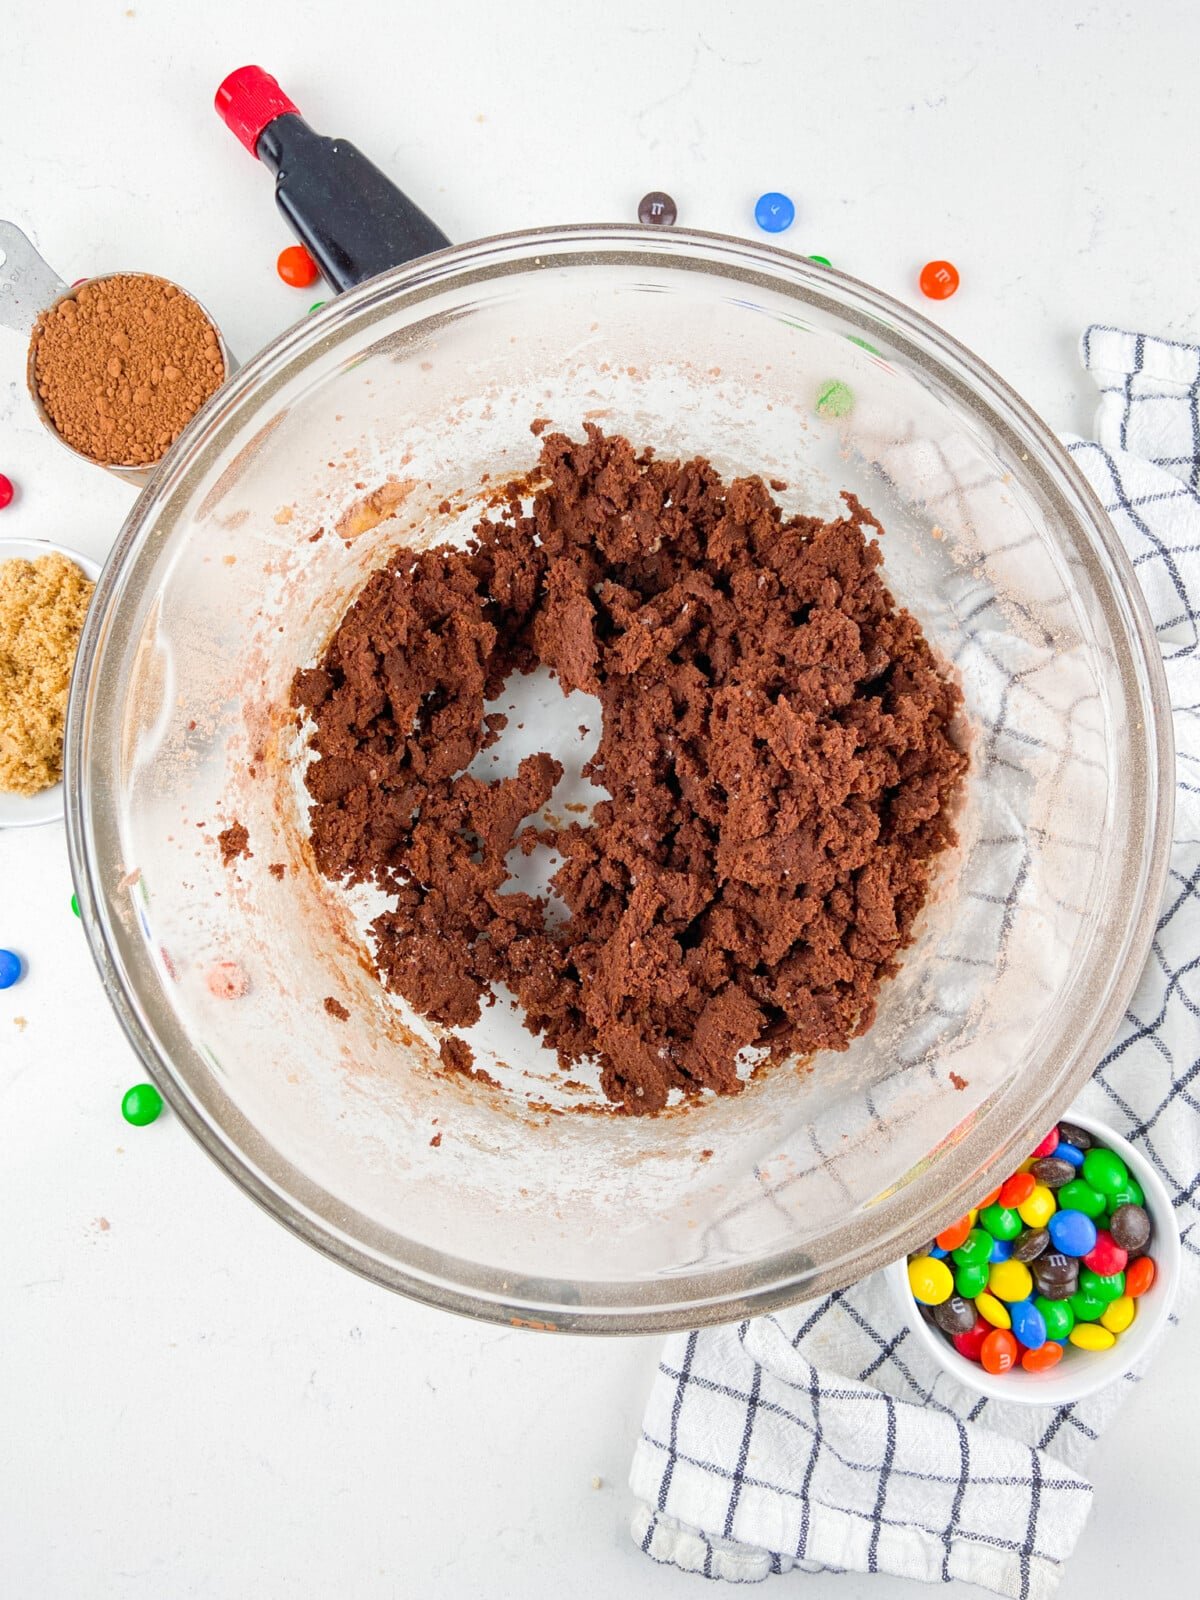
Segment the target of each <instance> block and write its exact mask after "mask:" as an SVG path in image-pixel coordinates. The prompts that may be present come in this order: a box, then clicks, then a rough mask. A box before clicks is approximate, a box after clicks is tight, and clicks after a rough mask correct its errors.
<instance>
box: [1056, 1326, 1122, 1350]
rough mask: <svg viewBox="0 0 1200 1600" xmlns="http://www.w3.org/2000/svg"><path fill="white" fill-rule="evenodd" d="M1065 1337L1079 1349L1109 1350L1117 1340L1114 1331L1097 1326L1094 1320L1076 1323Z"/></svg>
mask: <svg viewBox="0 0 1200 1600" xmlns="http://www.w3.org/2000/svg"><path fill="white" fill-rule="evenodd" d="M1067 1337H1068V1338H1069V1339H1070V1341H1071V1343H1072V1344H1073V1345H1075V1346H1076V1348H1077V1349H1080V1350H1111V1349H1112V1347H1113V1345H1115V1344H1116V1342H1117V1336H1116V1334H1115V1333H1110V1332H1109V1331H1108V1329H1107V1328H1098V1327H1097V1326H1096V1324H1095V1323H1094V1322H1092V1323H1088V1322H1084V1323H1080V1324H1077V1325H1076V1326H1075V1327H1074V1328H1072V1329H1071V1331H1070V1333H1069V1334H1068V1335H1067Z"/></svg>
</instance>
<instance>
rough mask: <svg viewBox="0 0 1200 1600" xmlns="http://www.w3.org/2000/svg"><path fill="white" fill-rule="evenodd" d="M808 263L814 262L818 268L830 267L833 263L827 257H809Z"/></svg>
mask: <svg viewBox="0 0 1200 1600" xmlns="http://www.w3.org/2000/svg"><path fill="white" fill-rule="evenodd" d="M808 259H809V260H810V261H815V262H816V263H817V265H818V266H819V267H831V266H832V265H833V262H832V261H830V259H829V257H828V256H809V258H808Z"/></svg>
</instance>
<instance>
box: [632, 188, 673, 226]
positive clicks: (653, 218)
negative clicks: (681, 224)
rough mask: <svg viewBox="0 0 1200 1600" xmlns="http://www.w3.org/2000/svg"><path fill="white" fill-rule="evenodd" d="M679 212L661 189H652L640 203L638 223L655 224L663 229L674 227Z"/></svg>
mask: <svg viewBox="0 0 1200 1600" xmlns="http://www.w3.org/2000/svg"><path fill="white" fill-rule="evenodd" d="M678 215H679V210H678V208H677V207H676V205H675V202H674V200H672V199H671V196H670V195H669V194H664V193H663V191H662V190H661V189H651V191H650V193H649V194H644V195H643V196H642V198H641V199H640V200H639V201H638V221H639V222H654V223H657V224H658V225H659V227H662V228H670V227H673V226H674V223H675V219H676V217H678Z"/></svg>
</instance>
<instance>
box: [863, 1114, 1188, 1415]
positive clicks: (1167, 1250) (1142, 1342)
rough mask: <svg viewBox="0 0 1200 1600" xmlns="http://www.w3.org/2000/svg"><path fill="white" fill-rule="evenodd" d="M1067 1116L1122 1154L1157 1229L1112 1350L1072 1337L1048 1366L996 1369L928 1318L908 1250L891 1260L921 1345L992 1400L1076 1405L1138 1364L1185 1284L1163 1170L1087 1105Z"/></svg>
mask: <svg viewBox="0 0 1200 1600" xmlns="http://www.w3.org/2000/svg"><path fill="white" fill-rule="evenodd" d="M1062 1120H1063V1121H1065V1122H1073V1123H1075V1125H1076V1126H1077V1127H1080V1128H1084V1129H1086V1130H1087V1132H1088V1133H1090V1134H1091V1135H1092V1138H1093V1139H1094V1140H1095V1141H1096V1142H1097V1143H1098V1144H1103V1145H1106V1146H1107V1147H1108V1148H1109V1149H1110V1150H1113V1151H1115V1152H1116V1154H1117V1155H1119V1156H1120V1157H1121V1160H1122V1161H1124V1163H1125V1165H1126V1166H1127V1167H1128V1168H1129V1170H1130V1172H1131V1173H1132V1174H1133V1176H1134V1177H1135V1178H1136V1179H1137V1181H1138V1183H1139V1184H1140V1185H1141V1187H1142V1189H1143V1191H1144V1192H1145V1196H1146V1210H1147V1211H1148V1212H1149V1213H1150V1222H1151V1225H1152V1226H1153V1229H1154V1232H1153V1233H1152V1235H1151V1239H1150V1249H1149V1251H1148V1254H1149V1255H1151V1256H1153V1257H1154V1264H1155V1267H1156V1269H1157V1270H1156V1272H1155V1277H1154V1282H1153V1283H1152V1284H1151V1286H1150V1288H1149V1289H1147V1291H1146V1293H1145V1294H1143V1295H1141V1296H1140V1297H1139V1299H1138V1302H1137V1316H1136V1317H1135V1318H1134V1320H1133V1323H1132V1325H1131V1326H1130V1327H1129V1328H1127V1329H1126V1331H1125V1332H1124V1333H1123V1334H1121V1335H1120V1336H1119V1337H1118V1339H1117V1342H1116V1344H1115V1345H1113V1347H1112V1349H1111V1350H1079V1349H1077V1348H1076V1347H1075V1346H1074V1345H1071V1344H1068V1345H1067V1347H1066V1349H1065V1350H1064V1352H1063V1359H1062V1360H1061V1361H1060V1362H1059V1363H1058V1364H1057V1366H1054V1367H1051V1369H1050V1370H1049V1371H1048V1372H1026V1371H1025V1369H1024V1368H1023V1367H1015V1368H1014V1369H1013V1371H1011V1372H1006V1373H1004V1374H1003V1375H1001V1376H999V1377H993V1376H992V1374H991V1373H990V1372H985V1371H984V1370H983V1368H982V1367H981V1366H980V1365H979V1364H978V1362H975V1361H968V1360H967V1358H966V1357H965V1356H961V1355H959V1353H958V1351H957V1350H956V1349H955V1348H954V1346H953V1345H952V1344H951V1343H950V1340H949V1339H948V1338H947V1337H946V1335H945V1334H944V1333H942V1332H941V1331H940V1329H938V1328H936V1327H934V1326H932V1325H931V1324H930V1323H928V1322H926V1320H925V1318H924V1317H923V1316H922V1315H921V1312H920V1310H919V1308H918V1306H917V1303H916V1301H915V1300H914V1299H913V1293H912V1290H911V1289H910V1288H909V1286H908V1270H907V1269H908V1261H907V1258H905V1259H904V1260H902V1261H897V1262H894V1263H893V1265H892V1266H890V1267H888V1268H887V1276H888V1278H889V1280H890V1281H891V1284H892V1288H893V1290H894V1292H895V1295H896V1298H897V1299H898V1301H899V1302H900V1305H901V1308H902V1309H903V1312H904V1315H905V1316H906V1317H907V1318H908V1322H909V1326H910V1327H911V1328H912V1331H913V1333H914V1335H915V1336H916V1339H917V1341H918V1343H919V1344H920V1345H921V1346H922V1348H923V1349H925V1350H926V1351H927V1352H928V1353H929V1354H930V1355H931V1356H932V1357H933V1359H934V1360H935V1361H936V1362H937V1363H938V1364H939V1366H941V1367H943V1368H944V1369H945V1370H946V1371H947V1372H948V1373H950V1375H951V1376H952V1377H954V1378H957V1379H958V1381H959V1382H960V1383H961V1384H963V1385H965V1386H966V1387H967V1388H968V1389H975V1390H977V1391H978V1392H979V1393H980V1394H986V1395H988V1396H989V1397H990V1398H991V1399H993V1400H1011V1401H1014V1402H1015V1403H1016V1404H1018V1405H1030V1406H1065V1405H1073V1404H1074V1403H1075V1402H1076V1401H1077V1400H1082V1399H1083V1398H1084V1396H1085V1395H1089V1394H1095V1393H1096V1391H1097V1390H1098V1389H1103V1388H1104V1387H1105V1385H1106V1384H1109V1383H1111V1382H1112V1381H1113V1380H1114V1379H1116V1378H1119V1377H1121V1376H1122V1374H1123V1373H1126V1372H1128V1371H1129V1369H1130V1368H1131V1367H1136V1366H1137V1365H1138V1363H1139V1362H1140V1361H1141V1359H1142V1357H1143V1356H1144V1355H1145V1354H1146V1352H1147V1350H1148V1349H1149V1348H1150V1346H1151V1345H1152V1344H1153V1343H1154V1341H1155V1339H1156V1338H1157V1337H1158V1335H1159V1334H1160V1333H1161V1332H1162V1329H1163V1328H1164V1327H1165V1325H1166V1321H1167V1318H1168V1316H1169V1315H1170V1312H1171V1307H1172V1306H1173V1305H1174V1303H1175V1295H1176V1293H1177V1291H1178V1288H1179V1266H1180V1258H1181V1249H1180V1244H1179V1229H1178V1228H1177V1226H1176V1224H1175V1209H1174V1207H1173V1206H1172V1204H1171V1201H1170V1198H1169V1196H1168V1194H1167V1191H1166V1189H1165V1187H1164V1186H1163V1182H1162V1179H1161V1178H1160V1177H1159V1176H1158V1173H1157V1172H1155V1170H1154V1168H1153V1167H1152V1166H1151V1165H1150V1163H1149V1162H1148V1161H1147V1160H1146V1158H1145V1156H1143V1155H1142V1154H1141V1153H1140V1152H1139V1151H1138V1150H1135V1149H1134V1147H1133V1145H1131V1144H1130V1143H1129V1141H1128V1140H1127V1139H1122V1138H1121V1136H1120V1134H1118V1133H1114V1132H1113V1130H1112V1129H1111V1128H1109V1127H1107V1126H1106V1125H1105V1124H1104V1123H1103V1122H1098V1121H1097V1120H1096V1118H1095V1117H1090V1116H1087V1115H1085V1114H1084V1113H1083V1112H1081V1111H1068V1112H1066V1113H1065V1115H1064V1117H1063V1119H1062Z"/></svg>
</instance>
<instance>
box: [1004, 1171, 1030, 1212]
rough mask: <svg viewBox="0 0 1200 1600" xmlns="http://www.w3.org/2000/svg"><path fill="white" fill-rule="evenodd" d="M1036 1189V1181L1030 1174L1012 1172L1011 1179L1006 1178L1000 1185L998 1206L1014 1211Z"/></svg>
mask: <svg viewBox="0 0 1200 1600" xmlns="http://www.w3.org/2000/svg"><path fill="white" fill-rule="evenodd" d="M1036 1188H1037V1179H1036V1178H1035V1177H1034V1175H1033V1173H1032V1172H1014V1173H1013V1175H1012V1177H1011V1178H1006V1179H1005V1181H1004V1182H1003V1183H1002V1184H1001V1185H1000V1204H1001V1205H1002V1206H1007V1207H1008V1208H1009V1210H1010V1211H1015V1210H1016V1209H1017V1207H1018V1206H1020V1205H1024V1204H1025V1202H1026V1200H1028V1199H1029V1196H1030V1195H1031V1194H1032V1193H1033V1191H1034V1190H1035V1189H1036Z"/></svg>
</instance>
